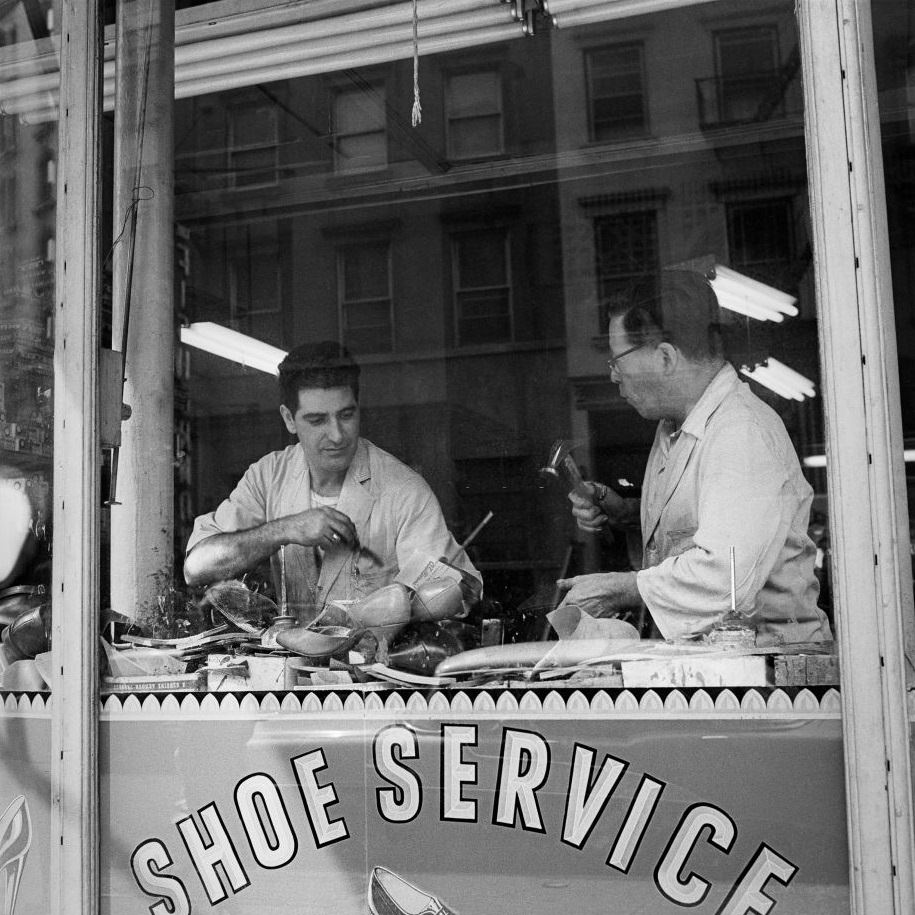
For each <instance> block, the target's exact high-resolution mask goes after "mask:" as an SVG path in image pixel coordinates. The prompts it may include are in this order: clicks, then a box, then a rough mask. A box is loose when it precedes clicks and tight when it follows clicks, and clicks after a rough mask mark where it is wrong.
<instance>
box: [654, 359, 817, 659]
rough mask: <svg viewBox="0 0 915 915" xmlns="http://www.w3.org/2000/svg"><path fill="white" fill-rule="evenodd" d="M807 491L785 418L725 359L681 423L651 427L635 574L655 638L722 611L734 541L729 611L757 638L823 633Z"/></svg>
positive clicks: (772, 640) (768, 640)
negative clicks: (743, 618)
mask: <svg viewBox="0 0 915 915" xmlns="http://www.w3.org/2000/svg"><path fill="white" fill-rule="evenodd" d="M672 433H673V434H672ZM812 498H813V490H812V489H811V487H810V484H809V483H808V482H807V481H806V479H804V476H803V474H802V472H801V468H800V463H799V462H798V459H797V455H796V454H795V451H794V448H793V446H792V444H791V440H790V439H789V438H788V433H787V432H786V430H785V427H784V424H783V423H782V421H781V419H780V418H779V416H778V415H777V414H776V413H775V411H774V410H772V409H771V408H770V407H768V406H767V405H766V404H765V403H763V402H762V401H761V400H760V399H759V398H758V397H757V396H756V395H755V394H753V392H752V391H751V390H750V388H749V386H748V385H746V384H744V383H742V382H741V381H740V380H739V379H738V377H737V373H736V372H735V371H734V369H733V368H732V367H731V366H730V365H725V366H724V367H723V368H722V369H721V370H720V371H719V372H718V374H717V375H716V376H715V377H714V378H713V379H712V381H711V382H710V384H709V386H708V387H707V388H706V389H705V391H704V392H703V394H702V396H701V397H700V398H699V401H698V402H697V403H696V405H695V406H694V407H693V409H692V410H690V412H689V415H688V416H687V417H686V420H685V422H684V423H683V425H682V426H681V428H680V429H679V430H678V431H677V430H673V429H672V428H671V426H670V424H669V423H667V422H663V421H662V422H661V423H660V424H659V426H658V430H657V433H656V435H655V441H654V445H653V446H652V449H651V454H650V455H649V457H648V466H647V467H646V470H645V480H644V483H643V487H642V504H641V523H642V542H643V543H644V553H643V562H642V565H643V568H642V570H641V571H640V572H639V573H638V575H637V579H636V580H637V584H638V589H639V593H640V594H641V596H642V599H643V600H644V601H645V605H646V606H647V607H648V610H649V612H650V613H651V615H652V618H653V619H654V621H655V623H656V624H657V626H658V629H659V630H660V631H661V633H662V635H664V637H665V638H681V637H688V636H692V635H697V634H699V633H702V632H704V631H707V630H708V629H710V628H711V627H712V626H713V625H714V624H715V622H717V621H718V620H719V619H720V618H721V617H722V616H723V615H724V614H725V613H726V612H727V611H728V610H729V609H730V603H731V575H730V548H731V546H733V547H734V554H735V566H736V576H735V586H736V593H737V609H738V610H739V611H741V612H742V613H746V614H747V615H749V616H750V618H751V621H752V622H753V623H754V624H755V625H756V628H757V633H758V644H760V645H767V644H778V643H783V642H807V641H820V640H828V639H831V638H832V633H831V631H830V628H829V622H828V620H827V619H826V616H825V614H824V613H823V612H822V610H820V609H819V608H818V607H817V603H816V601H817V595H818V594H819V583H818V582H817V580H816V578H815V576H814V574H813V568H814V561H815V558H816V547H815V546H814V544H813V541H811V539H810V538H809V536H808V535H807V527H808V524H809V522H810V504H811V501H812Z"/></svg>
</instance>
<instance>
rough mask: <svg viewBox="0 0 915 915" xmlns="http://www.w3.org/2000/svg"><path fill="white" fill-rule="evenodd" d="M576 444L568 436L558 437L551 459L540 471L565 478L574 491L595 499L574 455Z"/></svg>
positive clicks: (560, 478)
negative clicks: (586, 484) (573, 450)
mask: <svg viewBox="0 0 915 915" xmlns="http://www.w3.org/2000/svg"><path fill="white" fill-rule="evenodd" d="M576 445H577V442H572V441H569V439H567V438H557V439H556V441H555V442H553V446H552V448H550V459H549V460H548V461H547V463H546V466H545V467H541V468H540V472H541V473H543V474H546V475H548V476H551V477H555V478H556V479H557V480H564V481H565V483H566V484H567V485H568V487H569V489H570V490H571V491H572V492H574V493H576V494H577V495H579V496H582V497H583V498H585V499H589V500H591V501H593V496H592V495H591V493H590V492H589V490H588V488H587V487H586V486H585V481H584V479H583V478H582V475H581V471H579V469H578V464H576V463H575V459H574V458H573V457H572V449H573V448H574V447H575V446H576Z"/></svg>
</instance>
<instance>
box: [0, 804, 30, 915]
mask: <svg viewBox="0 0 915 915" xmlns="http://www.w3.org/2000/svg"><path fill="white" fill-rule="evenodd" d="M31 844H32V820H31V817H30V816H29V805H28V803H27V802H26V799H25V798H24V797H22V796H21V795H20V796H19V797H17V798H16V799H15V800H14V801H13V802H12V803H11V804H10V805H9V806H8V807H7V808H6V810H4V812H3V816H0V912H2V915H13V911H14V910H15V908H16V896H17V895H18V894H19V881H20V880H21V879H22V868H23V867H24V866H25V856H26V854H28V850H29V846H30V845H31Z"/></svg>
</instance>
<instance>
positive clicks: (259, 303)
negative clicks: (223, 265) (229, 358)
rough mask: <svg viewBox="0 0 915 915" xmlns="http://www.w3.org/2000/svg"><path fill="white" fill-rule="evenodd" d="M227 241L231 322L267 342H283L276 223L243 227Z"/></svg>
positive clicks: (230, 233) (243, 331)
mask: <svg viewBox="0 0 915 915" xmlns="http://www.w3.org/2000/svg"><path fill="white" fill-rule="evenodd" d="M226 243H227V267H228V291H229V315H230V321H231V325H232V327H233V328H234V329H235V330H238V331H241V332H242V333H247V334H252V335H253V336H255V337H257V338H258V339H259V340H263V341H264V342H266V343H273V344H274V345H280V344H282V342H283V335H282V320H281V308H282V289H281V273H280V263H281V252H280V250H279V238H278V233H277V231H276V227H275V226H269V227H264V226H241V227H239V228H237V229H234V230H233V231H231V232H229V233H228V235H227V238H226Z"/></svg>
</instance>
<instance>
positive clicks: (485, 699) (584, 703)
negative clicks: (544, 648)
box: [0, 687, 842, 720]
mask: <svg viewBox="0 0 915 915" xmlns="http://www.w3.org/2000/svg"><path fill="white" fill-rule="evenodd" d="M0 701H2V711H0V714H4V715H12V716H17V717H42V718H49V717H50V715H51V701H52V700H51V696H50V695H49V694H47V693H5V694H4V693H0ZM841 711H842V708H841V696H840V693H839V691H838V690H837V689H835V688H831V687H830V688H826V689H824V690H822V691H817V692H814V691H812V690H810V689H806V688H801V689H797V690H784V689H768V690H759V689H753V688H746V689H726V688H724V689H712V690H706V689H691V690H682V689H663V690H654V689H616V690H607V689H552V690H544V691H540V690H530V689H526V690H511V689H479V690H460V689H457V690H453V691H451V690H449V691H434V692H420V691H411V690H400V689H395V690H391V691H385V692H379V691H370V692H369V691H366V692H362V691H360V690H354V689H347V690H335V689H327V690H320V691H312V690H308V691H301V692H300V691H295V692H285V693H243V694H236V693H165V694H157V693H149V694H146V695H134V694H127V695H110V696H105V697H103V698H102V701H101V708H100V712H101V718H102V719H103V720H106V719H107V720H114V719H118V718H132V719H136V718H150V719H152V718H158V719H163V718H165V719H184V718H188V719H194V718H257V717H263V716H265V715H267V716H274V715H280V716H283V715H292V716H299V717H301V716H306V717H310V716H318V715H327V714H331V715H338V716H339V715H342V716H346V717H352V716H355V717H360V718H362V717H390V716H391V715H392V714H395V715H398V716H410V715H421V716H429V715H473V716H477V717H490V718H504V717H506V716H512V717H521V718H539V717H556V716H557V715H563V716H569V715H572V716H575V717H579V718H590V717H598V718H600V717H607V716H613V717H633V718H655V717H659V718H694V717H700V718H769V717H772V716H777V717H794V718H798V717H800V718H811V717H813V718H839V717H841Z"/></svg>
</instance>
